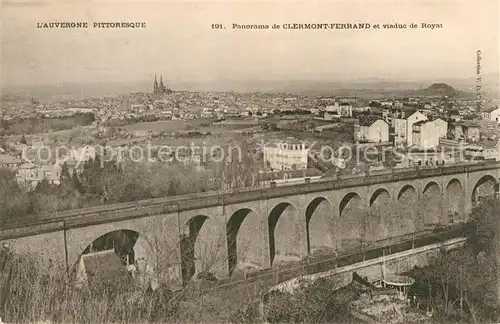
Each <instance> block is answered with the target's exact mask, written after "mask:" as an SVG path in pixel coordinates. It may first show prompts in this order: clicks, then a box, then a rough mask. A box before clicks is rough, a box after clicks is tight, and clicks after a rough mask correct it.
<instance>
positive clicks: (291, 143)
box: [264, 140, 309, 170]
mask: <svg viewBox="0 0 500 324" xmlns="http://www.w3.org/2000/svg"><path fill="white" fill-rule="evenodd" d="M308 152H309V148H308V147H307V145H306V144H305V143H304V142H299V141H297V140H287V141H280V142H277V143H272V144H269V145H266V146H265V147H264V163H265V166H266V167H269V168H271V169H272V170H305V169H307V160H308Z"/></svg>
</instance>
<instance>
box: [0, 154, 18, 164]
mask: <svg viewBox="0 0 500 324" xmlns="http://www.w3.org/2000/svg"><path fill="white" fill-rule="evenodd" d="M22 163H23V161H21V159H18V158H16V157H14V156H12V155H8V154H1V153H0V164H22Z"/></svg>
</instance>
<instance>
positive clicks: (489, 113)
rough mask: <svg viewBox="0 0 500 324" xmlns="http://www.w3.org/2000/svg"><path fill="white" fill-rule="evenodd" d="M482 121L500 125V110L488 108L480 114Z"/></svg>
mask: <svg viewBox="0 0 500 324" xmlns="http://www.w3.org/2000/svg"><path fill="white" fill-rule="evenodd" d="M481 115H482V117H483V119H484V120H489V121H496V122H497V123H499V124H500V108H499V107H495V108H490V109H488V110H485V111H483V112H482V113H481Z"/></svg>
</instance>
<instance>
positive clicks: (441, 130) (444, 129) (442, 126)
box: [432, 118, 448, 138]
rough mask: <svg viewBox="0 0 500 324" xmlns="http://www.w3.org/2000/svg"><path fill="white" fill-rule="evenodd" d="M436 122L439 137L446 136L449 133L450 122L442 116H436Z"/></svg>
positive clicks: (434, 121)
mask: <svg viewBox="0 0 500 324" xmlns="http://www.w3.org/2000/svg"><path fill="white" fill-rule="evenodd" d="M432 122H433V123H434V124H436V131H437V133H438V137H439V138H446V136H447V135H448V122H446V121H444V120H442V119H441V118H436V119H434V120H433V121H432Z"/></svg>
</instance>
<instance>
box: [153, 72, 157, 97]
mask: <svg viewBox="0 0 500 324" xmlns="http://www.w3.org/2000/svg"><path fill="white" fill-rule="evenodd" d="M157 93H158V81H156V74H155V82H154V84H153V94H157Z"/></svg>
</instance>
